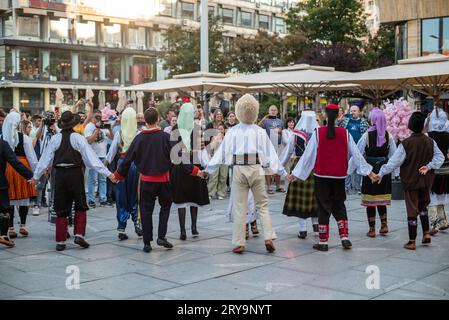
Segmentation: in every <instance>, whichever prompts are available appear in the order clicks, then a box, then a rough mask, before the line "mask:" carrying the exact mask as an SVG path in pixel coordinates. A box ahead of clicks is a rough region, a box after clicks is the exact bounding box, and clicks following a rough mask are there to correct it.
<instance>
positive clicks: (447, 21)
mask: <svg viewBox="0 0 449 320" xmlns="http://www.w3.org/2000/svg"><path fill="white" fill-rule="evenodd" d="M442 53H443V54H444V55H447V56H449V17H447V18H444V19H443V52H442Z"/></svg>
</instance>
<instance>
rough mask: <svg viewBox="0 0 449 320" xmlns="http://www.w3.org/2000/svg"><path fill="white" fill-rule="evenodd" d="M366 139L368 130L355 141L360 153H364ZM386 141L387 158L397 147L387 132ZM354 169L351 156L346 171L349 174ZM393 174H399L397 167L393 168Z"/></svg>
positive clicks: (391, 155)
mask: <svg viewBox="0 0 449 320" xmlns="http://www.w3.org/2000/svg"><path fill="white" fill-rule="evenodd" d="M367 140H368V132H365V133H364V134H363V135H362V137H361V138H360V140H359V142H358V143H357V148H359V151H360V153H361V154H362V155H365V148H366V143H367ZM388 141H389V145H388V159H391V157H393V155H394V153H395V152H396V149H397V147H396V142H395V141H394V138H393V136H392V135H391V134H389V133H388ZM355 169H356V165H355V163H354V161H353V160H352V158H351V160H350V161H349V170H348V173H349V174H351V173H352V172H354V170H355ZM394 175H395V176H398V175H399V168H398V169H397V170H395V172H394Z"/></svg>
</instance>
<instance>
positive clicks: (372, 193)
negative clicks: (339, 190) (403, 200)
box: [361, 157, 391, 207]
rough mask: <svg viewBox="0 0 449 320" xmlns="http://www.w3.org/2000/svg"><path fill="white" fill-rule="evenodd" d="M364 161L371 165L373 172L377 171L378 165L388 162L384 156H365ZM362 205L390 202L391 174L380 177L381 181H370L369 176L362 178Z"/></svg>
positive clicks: (371, 205) (372, 205)
mask: <svg viewBox="0 0 449 320" xmlns="http://www.w3.org/2000/svg"><path fill="white" fill-rule="evenodd" d="M366 162H368V163H369V164H370V165H372V166H373V172H374V173H379V170H380V167H382V165H384V164H386V163H387V162H388V158H386V157H367V158H366ZM361 198H362V203H361V204H362V206H364V207H377V206H389V205H390V204H391V174H388V175H385V176H384V177H382V182H381V183H380V184H378V183H372V182H371V180H370V178H368V177H363V180H362V196H361Z"/></svg>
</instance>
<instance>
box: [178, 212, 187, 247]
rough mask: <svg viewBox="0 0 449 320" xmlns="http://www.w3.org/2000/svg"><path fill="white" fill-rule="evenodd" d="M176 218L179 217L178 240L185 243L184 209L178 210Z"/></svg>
mask: <svg viewBox="0 0 449 320" xmlns="http://www.w3.org/2000/svg"><path fill="white" fill-rule="evenodd" d="M178 217H179V228H180V229H181V235H180V236H179V240H182V241H185V240H187V235H186V209H185V208H181V209H178Z"/></svg>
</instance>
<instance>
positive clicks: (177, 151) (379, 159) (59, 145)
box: [0, 94, 449, 254]
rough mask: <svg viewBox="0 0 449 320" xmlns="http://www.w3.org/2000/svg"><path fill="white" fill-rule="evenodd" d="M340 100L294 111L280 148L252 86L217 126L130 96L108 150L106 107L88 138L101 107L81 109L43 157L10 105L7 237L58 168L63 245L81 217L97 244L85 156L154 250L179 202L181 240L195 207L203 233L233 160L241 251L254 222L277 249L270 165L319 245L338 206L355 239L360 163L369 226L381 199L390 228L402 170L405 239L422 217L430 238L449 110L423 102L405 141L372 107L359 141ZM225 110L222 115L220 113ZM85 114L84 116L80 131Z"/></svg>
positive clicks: (1, 178) (65, 119) (81, 227)
mask: <svg viewBox="0 0 449 320" xmlns="http://www.w3.org/2000/svg"><path fill="white" fill-rule="evenodd" d="M91 107H92V109H93V106H91ZM339 111H340V108H339V107H338V106H337V105H334V104H329V105H327V106H326V107H325V108H324V115H325V120H326V124H325V125H324V126H320V124H321V119H320V118H318V116H317V114H316V113H315V112H314V111H312V110H305V111H303V112H302V113H301V117H300V119H299V121H298V122H297V123H296V124H295V122H294V120H293V119H291V120H290V121H287V124H288V126H286V129H285V130H287V131H286V132H287V134H286V135H285V136H284V132H283V134H282V138H283V140H284V143H285V147H284V149H283V151H282V153H280V154H279V155H278V152H277V150H276V148H275V146H274V145H273V143H272V139H270V136H269V135H268V134H267V130H265V129H264V128H262V127H261V126H259V125H257V124H256V121H257V116H258V114H259V103H258V101H257V100H256V99H255V98H254V97H253V96H252V95H248V94H247V95H244V96H243V97H241V98H240V99H239V100H238V101H237V103H236V107H235V112H232V113H231V116H232V123H229V128H227V127H226V125H225V124H224V123H223V124H220V123H218V122H217V125H215V124H213V125H211V128H212V129H213V130H215V131H214V134H213V135H210V136H209V137H206V136H207V134H205V125H204V123H203V121H202V120H201V119H200V118H198V117H197V115H198V110H196V108H195V107H194V106H193V105H192V104H191V103H184V104H183V105H182V106H181V108H180V111H179V114H178V115H177V117H174V118H175V119H173V118H172V119H171V120H170V119H169V120H170V122H171V127H170V129H169V130H166V129H164V130H163V129H162V128H161V127H160V126H159V124H160V115H159V112H158V110H157V109H156V108H154V107H150V108H148V109H147V110H146V111H145V113H144V114H136V111H135V110H134V109H133V108H132V107H127V108H126V109H125V110H124V111H123V112H122V113H121V122H120V127H119V129H118V130H117V131H116V132H115V133H113V140H112V142H111V145H110V147H109V151H108V152H107V155H106V157H100V156H99V154H98V152H96V151H94V149H93V148H92V146H91V143H92V141H97V140H98V139H100V138H99V137H101V136H102V135H103V134H108V133H112V131H111V130H110V128H105V127H102V126H101V125H100V123H101V121H99V119H97V120H98V121H96V124H95V125H94V127H93V128H91V129H92V132H93V133H92V134H93V138H89V139H86V138H85V137H84V136H83V134H82V133H83V131H84V129H85V130H86V131H87V126H86V124H87V123H88V122H89V121H88V120H90V119H92V114H90V115H89V117H88V119H83V117H81V116H80V114H78V113H76V112H73V110H72V111H66V112H64V113H62V115H61V116H60V118H59V120H58V121H57V123H55V125H56V128H57V130H56V131H55V132H53V133H52V134H51V136H49V138H48V139H46V140H45V144H46V146H45V148H44V149H43V152H42V154H41V155H40V158H39V160H38V158H37V156H36V153H35V149H34V147H33V144H34V142H33V141H32V139H31V138H30V137H29V135H27V134H26V132H27V131H26V130H27V127H25V128H22V129H21V128H20V126H21V125H23V124H24V123H23V121H21V116H20V113H18V112H17V111H15V110H14V109H13V110H12V111H11V112H10V113H9V114H7V115H6V118H5V119H4V122H3V124H2V126H1V133H2V135H1V139H0V232H1V234H0V244H3V245H5V246H7V247H14V246H15V243H14V241H13V240H12V239H14V238H15V237H17V236H18V234H17V232H16V230H15V228H14V210H15V207H17V208H18V212H19V217H20V228H19V234H21V235H22V236H24V237H26V236H28V235H29V233H28V230H27V228H26V220H27V215H28V209H29V207H30V206H32V202H33V200H34V199H35V198H36V197H38V193H42V187H41V188H40V189H39V186H40V185H42V180H43V179H44V180H45V181H46V180H49V183H50V185H51V190H52V196H51V199H50V200H51V206H52V208H53V210H54V212H55V228H56V231H55V241H56V250H57V251H63V250H65V249H66V242H67V239H68V238H69V237H70V233H69V228H68V227H69V224H71V223H72V221H73V225H74V243H75V244H77V245H79V246H80V247H82V248H88V247H89V243H88V242H87V240H86V224H87V212H88V210H89V206H88V203H87V199H86V192H85V183H84V181H85V170H86V168H88V169H89V170H90V171H92V172H95V173H97V174H98V175H101V176H102V177H105V178H107V179H109V180H110V182H111V183H113V184H115V199H116V212H117V225H118V226H117V231H118V239H119V240H120V241H125V240H126V239H128V235H127V233H126V228H127V224H128V222H129V220H130V219H131V221H132V223H133V224H134V231H135V233H136V234H137V236H139V237H142V239H143V251H145V252H147V253H148V252H151V250H152V243H153V245H154V242H156V244H157V245H158V246H162V247H164V248H167V249H171V248H173V245H172V244H171V243H170V242H169V241H168V240H167V224H168V220H169V216H170V211H171V209H176V211H177V213H178V217H179V231H180V235H179V239H180V240H182V241H185V240H186V239H187V231H186V215H187V211H189V212H190V217H191V225H190V232H191V234H192V236H198V235H199V231H198V226H197V221H198V214H199V209H200V208H201V207H203V206H206V205H208V204H210V197H209V194H210V186H209V189H208V183H207V179H211V178H212V177H214V179H215V178H216V179H217V181H222V180H223V179H224V182H225V183H226V177H227V176H228V170H229V171H230V172H231V174H230V175H229V185H230V188H231V195H230V200H229V206H228V212H227V214H226V221H227V222H232V223H233V227H232V246H233V248H232V252H234V253H236V254H242V253H243V252H245V250H246V242H247V240H248V239H249V234H250V231H251V233H252V234H253V235H259V234H260V235H261V237H262V238H263V240H264V246H265V248H266V250H267V252H268V253H273V252H275V250H276V248H275V245H274V240H276V238H277V235H276V232H275V230H274V228H273V225H272V220H271V216H270V212H269V209H268V203H269V197H268V191H269V188H267V181H268V180H270V183H271V178H268V179H267V178H266V177H270V176H273V175H274V176H276V177H277V178H278V177H283V178H284V179H286V181H288V182H289V184H288V190H287V194H286V197H285V202H284V205H283V209H282V213H283V214H284V215H286V216H288V217H296V218H297V219H298V220H299V233H298V237H299V238H300V239H306V238H307V236H308V235H307V221H308V219H309V218H310V219H311V221H312V227H313V231H314V232H315V234H316V233H318V236H319V241H318V242H317V243H316V244H314V245H313V248H314V249H316V250H318V251H328V250H329V244H328V241H329V222H330V217H331V216H333V217H334V219H335V220H336V223H337V226H338V232H339V236H340V240H341V245H342V247H343V248H344V249H346V250H347V249H351V248H352V243H351V241H350V237H349V223H348V215H347V211H346V206H345V201H346V189H345V180H346V178H347V177H348V175H351V174H352V173H354V172H355V173H357V174H358V175H361V176H363V178H362V182H361V205H362V206H364V207H365V208H366V214H367V222H368V232H367V236H368V237H370V238H373V237H376V232H377V230H376V220H377V219H376V211H377V213H378V215H379V219H380V229H379V231H378V232H379V234H382V235H386V234H388V233H389V231H390V230H389V227H388V219H387V207H388V206H389V205H390V204H391V197H392V196H391V194H392V180H393V179H394V178H396V177H398V176H400V180H401V182H402V186H403V189H404V194H405V208H406V215H407V226H408V236H409V240H408V242H407V243H406V244H405V245H404V248H406V249H409V250H415V249H416V238H417V228H418V227H417V226H418V218H419V220H420V223H421V227H422V234H423V236H422V241H421V243H422V244H424V245H428V244H430V243H431V236H432V235H435V234H436V233H438V232H439V231H441V230H445V229H447V228H448V227H449V226H448V223H447V221H446V216H445V212H444V205H445V204H447V203H449V160H448V156H447V153H448V149H449V121H448V118H447V115H446V113H445V112H444V110H442V109H439V108H435V110H434V111H433V112H432V113H431V114H430V116H429V117H428V118H427V119H426V118H425V117H424V114H423V113H421V112H414V113H413V114H412V115H411V117H410V120H409V123H408V128H409V129H410V130H411V132H412V134H411V136H410V137H409V138H407V139H405V140H404V141H402V143H401V144H400V145H399V146H397V145H396V143H395V141H394V138H393V137H392V136H391V134H389V133H388V131H387V129H386V118H385V114H384V112H383V111H382V110H381V109H379V108H374V109H373V110H372V111H371V112H370V114H369V121H370V123H371V126H370V127H369V129H368V130H367V131H366V132H365V133H364V134H363V135H361V137H360V139H359V140H358V142H357V143H356V142H355V141H354V138H353V137H352V135H351V134H350V133H349V131H348V130H347V129H345V128H343V127H341V126H339V125H338V124H339V122H340V116H341V115H340V114H339ZM271 112H272V111H271V108H270V114H271ZM273 112H276V110H274V111H273ZM0 115H1V114H0ZM216 116H217V117H216V118H217V119H222V118H223V115H222V114H221V115H220V114H217V115H216ZM220 117H221V118H220ZM271 117H274V118H276V117H275V116H273V115H270V116H267V117H266V118H264V119H263V121H265V119H270V118H271ZM136 119H139V122H137V121H136ZM214 119H215V117H214ZM236 120H237V121H238V123H237V121H236ZM263 121H262V122H263ZM259 124H260V123H259ZM25 125H27V124H26V123H25ZM79 126H83V127H82V129H81V132H80V131H79ZM104 130H106V131H107V132H104V133H103V131H104ZM424 132H426V133H424ZM80 133H81V134H80ZM277 133H279V132H277ZM211 137H212V139H210V138H211ZM41 150H42V149H41ZM117 158H118V162H117V166H116V169H115V170H111V169H110V168H111V167H110V166H109V165H110V164H111V163H113V162H114V159H117ZM287 170H288V171H287ZM221 172H226V173H225V174H222V173H221ZM289 172H290V173H289ZM48 176H50V179H48ZM89 176H90V174H89ZM223 177H224V178H223ZM99 181H100V180H99ZM217 183H219V182H217ZM36 186H38V188H37V190H38V191H39V190H40V192H37V191H36ZM278 189H281V188H279V186H278ZM44 190H45V187H44ZM218 190H220V187H218ZM281 191H283V190H281ZM270 193H271V192H270ZM156 201H157V202H158V203H159V205H160V211H159V219H158V227H157V233H156V234H153V219H152V216H153V212H154V209H155V205H156ZM72 212H73V216H72ZM257 219H259V221H260V224H261V231H259V229H258V226H257V222H256V221H257Z"/></svg>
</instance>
